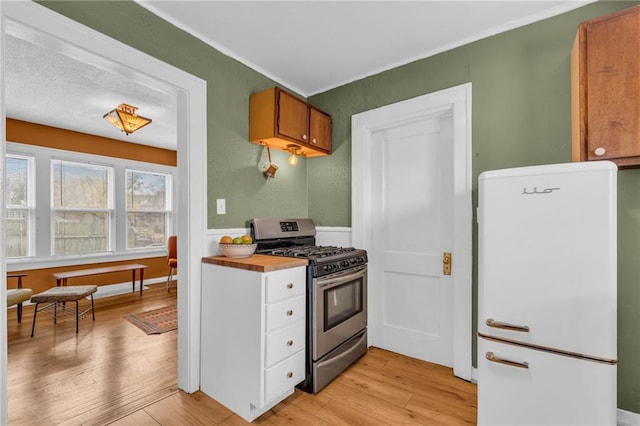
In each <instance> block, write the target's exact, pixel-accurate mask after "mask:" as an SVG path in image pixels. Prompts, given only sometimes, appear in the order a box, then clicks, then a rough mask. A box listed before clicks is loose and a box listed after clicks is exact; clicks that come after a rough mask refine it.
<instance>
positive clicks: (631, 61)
mask: <svg viewBox="0 0 640 426" xmlns="http://www.w3.org/2000/svg"><path fill="white" fill-rule="evenodd" d="M571 102H572V113H571V114H572V117H571V118H572V158H573V161H590V160H611V161H613V162H615V163H616V164H617V165H618V167H620V168H630V167H640V7H632V8H629V9H624V10H622V11H620V12H616V13H613V14H611V15H606V16H603V17H599V18H596V19H592V20H590V21H586V22H583V23H581V24H580V25H579V27H578V32H577V34H576V39H575V41H574V44H573V48H572V51H571Z"/></svg>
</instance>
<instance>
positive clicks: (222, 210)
mask: <svg viewBox="0 0 640 426" xmlns="http://www.w3.org/2000/svg"><path fill="white" fill-rule="evenodd" d="M216 207H217V208H216V210H217V211H218V214H227V205H226V200H225V199H224V198H218V199H217V200H216Z"/></svg>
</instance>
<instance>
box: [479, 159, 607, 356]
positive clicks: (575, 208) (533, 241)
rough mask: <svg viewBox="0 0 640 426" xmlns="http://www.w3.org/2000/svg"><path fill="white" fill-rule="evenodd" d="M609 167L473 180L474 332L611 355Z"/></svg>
mask: <svg viewBox="0 0 640 426" xmlns="http://www.w3.org/2000/svg"><path fill="white" fill-rule="evenodd" d="M616 191H617V188H616V167H615V165H614V164H613V163H610V162H592V163H571V164H563V165H552V166H537V167H526V168H520V169H508V170H498V171H492V172H485V173H483V174H482V175H481V176H480V179H479V208H478V222H479V248H478V253H479V269H478V282H479V287H478V290H479V291H478V313H479V323H478V331H479V332H481V333H482V334H485V335H494V336H497V337H502V338H506V339H510V340H517V341H522V342H526V343H530V344H535V345H540V346H545V347H549V348H556V349H559V350H563V351H569V352H575V353H580V354H585V355H589V356H593V357H597V358H606V359H616V358H617V354H616V352H617V350H616V336H617V333H616V267H617V265H616Z"/></svg>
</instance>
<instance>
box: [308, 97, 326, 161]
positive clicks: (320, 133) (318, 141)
mask: <svg viewBox="0 0 640 426" xmlns="http://www.w3.org/2000/svg"><path fill="white" fill-rule="evenodd" d="M309 134H310V139H309V145H310V146H312V147H313V148H316V149H320V150H323V151H326V152H328V153H330V152H331V116H330V115H328V114H325V113H324V112H322V111H320V110H319V109H316V108H314V107H309Z"/></svg>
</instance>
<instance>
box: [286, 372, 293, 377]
mask: <svg viewBox="0 0 640 426" xmlns="http://www.w3.org/2000/svg"><path fill="white" fill-rule="evenodd" d="M292 377H293V371H289V372H288V373H287V379H290V378H292Z"/></svg>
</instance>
